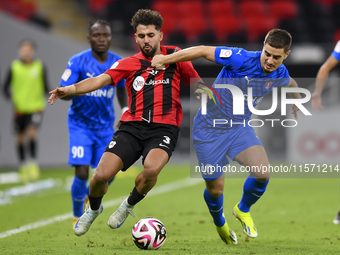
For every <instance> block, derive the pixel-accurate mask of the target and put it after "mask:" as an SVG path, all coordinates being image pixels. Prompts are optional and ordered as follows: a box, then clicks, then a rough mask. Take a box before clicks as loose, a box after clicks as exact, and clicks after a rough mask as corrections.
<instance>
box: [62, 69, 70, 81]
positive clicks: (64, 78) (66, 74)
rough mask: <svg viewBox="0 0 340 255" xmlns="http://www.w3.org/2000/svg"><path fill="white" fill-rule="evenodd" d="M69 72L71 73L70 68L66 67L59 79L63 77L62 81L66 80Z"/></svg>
mask: <svg viewBox="0 0 340 255" xmlns="http://www.w3.org/2000/svg"><path fill="white" fill-rule="evenodd" d="M71 74H72V71H71V69H66V70H65V71H64V73H63V75H62V76H61V79H63V80H64V81H67V80H68V78H70V76H71Z"/></svg>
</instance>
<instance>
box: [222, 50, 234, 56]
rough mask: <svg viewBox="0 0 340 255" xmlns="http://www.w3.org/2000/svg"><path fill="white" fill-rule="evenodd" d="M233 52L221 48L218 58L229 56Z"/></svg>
mask: <svg viewBox="0 0 340 255" xmlns="http://www.w3.org/2000/svg"><path fill="white" fill-rule="evenodd" d="M231 54H233V52H232V51H231V50H224V49H222V50H221V52H220V58H229V57H230V56H231Z"/></svg>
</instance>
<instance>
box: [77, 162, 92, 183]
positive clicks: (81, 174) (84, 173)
mask: <svg viewBox="0 0 340 255" xmlns="http://www.w3.org/2000/svg"><path fill="white" fill-rule="evenodd" d="M75 176H77V177H78V178H79V179H80V180H87V179H88V178H89V166H86V165H82V166H76V167H75Z"/></svg>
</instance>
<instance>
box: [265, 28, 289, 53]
mask: <svg viewBox="0 0 340 255" xmlns="http://www.w3.org/2000/svg"><path fill="white" fill-rule="evenodd" d="M264 43H265V44H267V43H268V44H269V45H270V46H272V47H274V48H277V49H284V51H285V52H287V51H289V49H290V46H291V45H292V36H291V34H290V33H289V32H287V31H286V30H283V29H278V28H275V29H272V30H270V31H269V32H268V33H267V35H266V38H265V39H264Z"/></svg>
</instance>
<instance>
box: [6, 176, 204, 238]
mask: <svg viewBox="0 0 340 255" xmlns="http://www.w3.org/2000/svg"><path fill="white" fill-rule="evenodd" d="M201 181H202V179H201V178H186V179H183V180H179V181H175V182H171V183H168V184H164V185H161V186H159V187H155V188H154V189H152V190H151V191H150V192H149V194H148V197H150V196H155V195H159V194H162V193H167V192H170V191H173V190H177V189H181V188H186V187H190V186H194V185H196V184H198V183H200V182H201ZM127 196H128V195H126V196H125V197H121V198H117V199H113V200H110V201H107V202H104V203H103V206H104V207H105V208H107V207H112V206H115V205H118V204H120V203H121V202H122V201H123V199H125V198H126V197H127ZM72 217H73V214H72V213H65V214H62V215H58V216H55V217H53V218H49V219H46V220H39V221H37V222H34V223H31V224H27V225H25V226H21V227H19V228H15V229H11V230H7V231H5V232H2V233H0V239H1V238H5V237H7V236H11V235H15V234H19V233H21V232H25V231H27V230H31V229H35V228H39V227H43V226H46V225H49V224H52V223H55V222H58V221H63V220H67V219H70V218H72Z"/></svg>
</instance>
